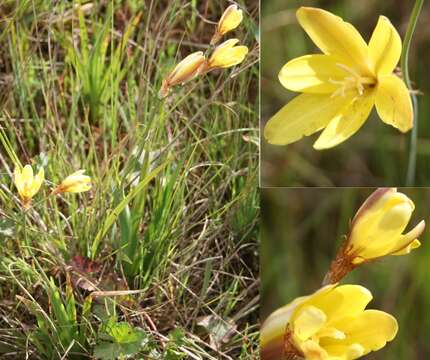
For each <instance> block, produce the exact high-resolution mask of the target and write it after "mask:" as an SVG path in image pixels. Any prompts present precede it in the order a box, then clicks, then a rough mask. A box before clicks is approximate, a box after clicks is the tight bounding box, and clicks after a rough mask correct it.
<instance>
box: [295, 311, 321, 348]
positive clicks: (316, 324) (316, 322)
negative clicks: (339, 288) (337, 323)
mask: <svg viewBox="0 0 430 360" xmlns="http://www.w3.org/2000/svg"><path fill="white" fill-rule="evenodd" d="M326 320H327V316H326V315H325V314H324V312H322V311H321V310H320V309H318V308H316V307H315V306H306V307H304V308H303V309H302V310H301V311H300V314H299V315H298V316H297V318H296V319H295V320H294V324H293V329H294V334H295V335H296V336H297V337H298V338H299V339H300V340H301V341H304V340H306V339H308V338H310V337H311V336H313V335H314V334H315V333H316V332H318V331H319V330H320V329H321V328H322V327H323V326H324V323H325V322H326Z"/></svg>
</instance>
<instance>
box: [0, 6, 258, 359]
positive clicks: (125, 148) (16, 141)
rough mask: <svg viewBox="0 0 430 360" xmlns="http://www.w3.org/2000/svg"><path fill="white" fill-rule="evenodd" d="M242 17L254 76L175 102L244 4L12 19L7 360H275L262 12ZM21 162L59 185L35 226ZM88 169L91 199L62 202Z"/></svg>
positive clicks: (64, 9)
mask: <svg viewBox="0 0 430 360" xmlns="http://www.w3.org/2000/svg"><path fill="white" fill-rule="evenodd" d="M239 3H240V5H241V6H242V7H243V8H244V9H245V19H244V22H243V24H242V25H241V27H240V28H239V29H238V30H236V31H235V32H234V34H233V35H235V36H237V37H238V38H240V39H241V42H242V43H244V44H245V45H247V46H248V47H249V48H250V53H249V55H248V56H247V58H246V60H245V62H244V63H242V64H241V65H240V66H239V67H236V68H234V69H229V70H226V71H222V72H221V71H218V72H213V73H210V74H209V75H207V76H206V77H204V78H202V79H199V80H196V81H194V82H191V83H189V84H187V85H185V86H184V87H182V88H178V89H175V90H174V92H173V93H172V95H171V96H170V97H169V98H168V99H167V100H164V101H160V100H159V99H158V96H157V93H158V90H159V87H160V85H161V81H162V79H163V77H164V76H165V75H166V74H167V73H168V72H169V71H170V70H171V69H172V67H173V66H174V64H175V63H177V61H179V60H180V59H182V58H183V57H185V56H186V55H187V54H189V53H190V52H193V51H198V50H205V49H206V46H207V45H205V44H207V43H208V42H209V40H210V37H211V35H212V33H213V30H214V22H216V21H217V20H218V18H219V17H220V15H221V14H222V11H223V10H224V9H225V8H226V7H227V6H228V5H229V3H228V2H227V1H194V0H192V1H186V0H175V1H162V0H160V1H150V0H148V1H144V2H142V1H136V0H123V1H119V0H118V1H94V2H84V1H82V7H79V5H78V2H77V1H75V2H74V4H73V3H72V2H64V1H58V2H53V1H49V0H23V1H14V0H6V1H2V2H1V4H0V84H1V86H0V162H1V174H0V176H1V177H0V243H1V246H0V357H1V358H2V359H14V358H16V359H24V358H31V359H85V358H91V357H92V356H94V357H97V358H102V359H110V358H122V357H124V356H125V355H131V356H132V357H133V358H139V359H250V358H254V357H256V356H257V355H256V353H257V345H256V344H257V319H258V316H257V315H256V308H257V307H258V280H257V276H258V256H257V248H258V245H257V227H256V222H257V216H258V194H257V161H258V159H257V153H258V148H257V146H258V145H257V144H258V141H257V138H258V129H257V124H258V111H257V101H256V100H257V93H258V92H257V84H258V65H257V58H258V46H257V43H258V42H257V41H258V39H257V36H258V32H257V23H258V4H257V1H254V0H249V1H246V2H243V1H239ZM79 9H80V10H79ZM19 162H20V163H21V164H29V163H31V164H33V166H34V167H41V166H43V167H44V169H45V173H46V178H47V179H48V181H46V183H45V184H44V187H43V188H42V190H41V192H40V193H39V194H38V195H37V196H36V197H35V199H34V201H33V206H32V208H31V209H30V210H29V211H27V212H25V213H24V212H23V211H22V210H21V207H20V204H19V201H18V199H17V194H16V189H15V187H14V185H13V183H12V180H11V175H12V172H13V168H14V164H16V163H19ZM78 169H86V170H87V173H88V174H89V175H91V177H92V179H93V182H94V186H93V189H92V190H91V191H90V192H87V193H82V194H76V195H75V194H64V195H62V196H60V197H57V198H55V197H52V196H49V192H50V188H51V187H52V183H58V182H59V181H61V179H63V178H64V177H65V176H67V175H69V174H70V173H72V172H73V171H75V170H78Z"/></svg>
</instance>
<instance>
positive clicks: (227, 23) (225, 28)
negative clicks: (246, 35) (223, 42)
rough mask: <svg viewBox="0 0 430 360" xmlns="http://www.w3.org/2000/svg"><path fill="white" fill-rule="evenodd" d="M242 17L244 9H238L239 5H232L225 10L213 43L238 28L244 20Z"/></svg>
mask: <svg viewBox="0 0 430 360" xmlns="http://www.w3.org/2000/svg"><path fill="white" fill-rule="evenodd" d="M242 19H243V13H242V10H240V9H238V8H237V5H234V4H233V5H230V6H229V7H228V8H227V9H226V10H225V11H224V13H223V14H222V16H221V19H220V20H219V21H218V24H217V28H216V31H215V34H214V36H213V37H212V40H211V44H216V43H217V42H218V41H219V40H220V39H221V37H222V36H223V35H224V34H226V33H228V32H229V31H232V30H234V29H236V28H237V27H238V26H239V24H240V23H241V22H242Z"/></svg>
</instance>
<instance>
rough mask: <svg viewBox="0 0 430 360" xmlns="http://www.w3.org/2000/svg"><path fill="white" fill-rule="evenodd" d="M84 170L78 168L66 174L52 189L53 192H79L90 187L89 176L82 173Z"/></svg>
mask: <svg viewBox="0 0 430 360" xmlns="http://www.w3.org/2000/svg"><path fill="white" fill-rule="evenodd" d="M84 172H85V170H78V171H76V172H74V173H73V174H71V175H69V176H67V177H66V178H65V179H64V180H63V181H62V182H61V184H60V185H58V186H57V187H56V189H55V190H54V193H55V194H59V193H65V192H69V193H79V192H84V191H88V190H90V189H91V178H90V177H89V176H87V175H84Z"/></svg>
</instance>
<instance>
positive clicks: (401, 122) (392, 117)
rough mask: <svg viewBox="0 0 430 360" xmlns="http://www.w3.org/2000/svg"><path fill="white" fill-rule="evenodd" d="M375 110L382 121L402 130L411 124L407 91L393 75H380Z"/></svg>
mask: <svg viewBox="0 0 430 360" xmlns="http://www.w3.org/2000/svg"><path fill="white" fill-rule="evenodd" d="M375 104H376V110H377V111H378V115H379V116H380V118H381V119H382V121H383V122H384V123H386V124H389V125H392V126H394V127H395V128H397V129H399V130H400V131H402V132H406V131H408V130H410V129H411V128H412V126H413V110H412V102H411V98H410V96H409V91H408V89H407V87H406V85H405V84H404V82H403V81H402V80H401V79H399V78H398V77H397V76H395V75H386V76H380V77H379V78H378V85H377V91H376V100H375Z"/></svg>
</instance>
